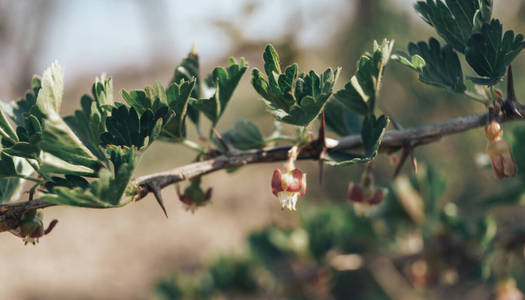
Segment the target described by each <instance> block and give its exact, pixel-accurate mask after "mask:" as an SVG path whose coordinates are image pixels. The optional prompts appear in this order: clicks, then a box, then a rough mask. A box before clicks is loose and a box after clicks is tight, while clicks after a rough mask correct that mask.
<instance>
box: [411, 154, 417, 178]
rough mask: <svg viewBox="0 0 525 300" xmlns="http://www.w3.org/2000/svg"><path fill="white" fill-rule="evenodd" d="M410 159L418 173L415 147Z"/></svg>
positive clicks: (415, 171)
mask: <svg viewBox="0 0 525 300" xmlns="http://www.w3.org/2000/svg"><path fill="white" fill-rule="evenodd" d="M410 159H411V160H412V167H413V168H414V173H415V174H417V159H416V156H415V155H414V149H412V151H410Z"/></svg>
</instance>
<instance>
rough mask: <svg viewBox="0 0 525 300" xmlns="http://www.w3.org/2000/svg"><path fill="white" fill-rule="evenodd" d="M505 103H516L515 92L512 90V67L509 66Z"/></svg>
mask: <svg viewBox="0 0 525 300" xmlns="http://www.w3.org/2000/svg"><path fill="white" fill-rule="evenodd" d="M507 101H511V102H513V101H517V99H516V91H515V90H514V77H513V76H512V66H511V65H509V68H508V71H507Z"/></svg>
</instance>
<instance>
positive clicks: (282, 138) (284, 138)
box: [264, 135, 297, 144]
mask: <svg viewBox="0 0 525 300" xmlns="http://www.w3.org/2000/svg"><path fill="white" fill-rule="evenodd" d="M274 142H291V143H296V142H297V138H295V137H292V136H286V135H279V136H271V137H268V138H265V139H264V143H265V144H269V143H274Z"/></svg>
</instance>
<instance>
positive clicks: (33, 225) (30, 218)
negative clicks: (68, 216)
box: [9, 209, 58, 245]
mask: <svg viewBox="0 0 525 300" xmlns="http://www.w3.org/2000/svg"><path fill="white" fill-rule="evenodd" d="M57 223H58V221H57V220H53V221H51V222H50V223H49V225H48V226H47V229H45V230H44V223H43V215H42V213H41V212H38V213H37V212H36V209H34V210H31V211H29V212H27V213H26V214H24V215H23V216H22V218H21V219H20V224H19V225H18V226H17V227H16V228H14V229H11V230H9V232H11V233H12V234H14V235H16V236H18V237H20V238H22V239H23V241H24V245H27V244H28V243H31V244H33V245H35V244H36V243H38V239H39V238H41V237H43V236H44V235H47V234H49V233H50V232H51V230H53V228H55V225H56V224H57Z"/></svg>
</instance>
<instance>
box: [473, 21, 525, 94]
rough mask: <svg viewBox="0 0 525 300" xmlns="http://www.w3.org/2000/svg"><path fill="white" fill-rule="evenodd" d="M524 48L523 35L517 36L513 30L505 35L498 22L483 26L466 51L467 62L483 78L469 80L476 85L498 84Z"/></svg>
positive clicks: (474, 35) (475, 34)
mask: <svg viewBox="0 0 525 300" xmlns="http://www.w3.org/2000/svg"><path fill="white" fill-rule="evenodd" d="M524 47H525V42H524V41H523V35H521V34H518V35H516V36H515V35H514V31H512V30H509V31H506V32H505V34H503V27H502V25H501V23H500V22H499V21H498V20H492V22H490V24H483V27H482V28H481V31H480V32H478V33H474V34H472V36H471V37H470V39H469V40H468V45H467V48H466V51H465V58H466V59H467V62H468V63H469V65H470V66H471V67H472V69H474V71H476V73H477V74H478V75H479V76H481V78H469V79H470V80H472V82H474V83H476V84H484V85H494V84H496V83H497V82H498V81H499V80H500V79H501V78H502V77H503V76H504V75H505V72H506V71H507V68H508V66H509V65H510V64H511V63H512V61H513V60H514V59H515V58H516V56H518V54H519V53H520V52H521V50H522V49H523V48H524Z"/></svg>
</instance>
